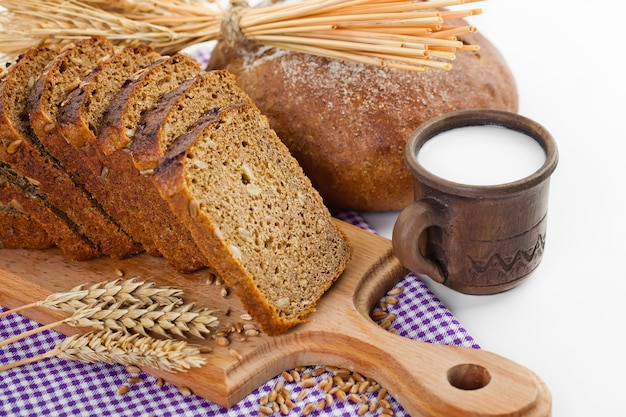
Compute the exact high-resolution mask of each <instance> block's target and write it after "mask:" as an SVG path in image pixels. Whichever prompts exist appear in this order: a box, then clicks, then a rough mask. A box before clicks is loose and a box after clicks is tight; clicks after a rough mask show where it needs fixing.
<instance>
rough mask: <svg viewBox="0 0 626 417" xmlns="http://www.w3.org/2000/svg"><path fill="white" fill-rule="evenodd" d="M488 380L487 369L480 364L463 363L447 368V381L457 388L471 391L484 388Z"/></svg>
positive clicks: (489, 377) (489, 376) (489, 378)
mask: <svg viewBox="0 0 626 417" xmlns="http://www.w3.org/2000/svg"><path fill="white" fill-rule="evenodd" d="M489 381H491V375H489V371H488V370H487V369H486V368H485V367H483V366H480V365H475V364H471V363H464V364H461V365H456V366H453V367H452V368H450V369H449V370H448V382H449V383H450V385H452V386H453V387H455V388H458V389H462V390H467V391H471V390H476V389H480V388H484V387H485V386H487V384H488V383H489Z"/></svg>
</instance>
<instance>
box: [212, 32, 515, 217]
mask: <svg viewBox="0 0 626 417" xmlns="http://www.w3.org/2000/svg"><path fill="white" fill-rule="evenodd" d="M460 39H461V40H463V41H464V42H466V43H471V44H476V45H479V46H480V50H479V51H478V52H457V53H456V60H454V61H452V66H453V68H452V70H450V71H444V70H436V69H431V70H429V71H428V72H426V73H419V72H410V71H402V70H397V69H389V68H381V67H374V66H367V65H362V64H356V63H352V62H345V61H338V60H331V59H327V58H321V57H316V56H311V55H305V54H300V53H295V52H287V51H283V50H278V49H273V48H267V47H263V46H260V47H251V46H248V47H241V46H238V47H229V46H227V45H226V44H225V43H220V44H218V45H217V47H216V49H215V50H214V52H213V54H212V57H211V62H210V63H209V67H210V68H212V69H221V68H224V69H228V70H229V71H230V72H232V73H234V74H235V75H236V76H237V82H238V84H239V85H240V86H241V87H242V89H243V90H244V91H246V92H247V93H248V94H249V95H250V96H251V97H252V99H253V101H254V102H255V103H256V105H257V106H258V107H259V109H260V110H261V111H262V112H263V113H264V114H265V115H266V116H268V118H269V119H270V123H271V126H272V127H273V128H274V130H275V131H276V133H277V134H278V136H279V137H280V138H281V139H282V140H283V142H284V143H285V144H286V145H287V147H288V148H289V149H290V151H291V152H292V154H293V156H294V157H295V158H296V159H297V160H298V161H299V162H300V164H301V165H302V167H303V169H304V171H305V172H306V174H307V175H308V176H309V178H310V179H311V181H312V183H313V185H314V186H315V187H316V188H317V189H318V191H319V192H320V194H321V195H322V197H323V198H324V200H325V203H326V204H327V205H328V206H330V207H335V208H342V209H352V210H370V211H386V210H400V209H402V208H404V207H405V206H406V205H408V204H409V203H410V202H411V201H412V200H413V184H412V178H411V175H410V173H409V171H408V169H407V168H406V166H405V164H404V156H403V152H404V147H405V144H406V142H407V140H408V138H409V136H410V134H411V132H412V131H413V130H415V129H416V128H417V127H418V126H419V125H420V124H422V123H423V122H425V121H427V120H429V119H431V118H433V117H435V116H438V115H440V114H443V113H447V112H451V111H454V110H461V109H467V108H494V109H500V110H508V111H513V112H517V108H518V107H517V106H518V95H517V88H516V85H515V80H514V78H513V75H512V73H511V72H510V70H509V68H508V67H507V65H506V62H505V60H504V58H503V56H502V55H501V54H500V52H499V51H498V50H497V49H496V48H495V46H493V44H491V43H490V42H489V41H488V40H487V39H486V38H485V37H484V36H481V35H480V34H473V35H470V36H469V37H466V38H460Z"/></svg>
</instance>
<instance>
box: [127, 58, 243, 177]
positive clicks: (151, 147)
mask: <svg viewBox="0 0 626 417" xmlns="http://www.w3.org/2000/svg"><path fill="white" fill-rule="evenodd" d="M244 103H247V104H250V105H254V103H252V99H251V98H250V96H248V94H246V93H245V92H244V91H243V90H242V89H241V88H240V87H239V86H238V85H237V82H236V79H235V76H234V75H233V74H231V73H229V72H228V71H224V70H216V71H209V72H202V73H201V74H198V75H197V76H195V77H193V78H190V79H188V80H185V81H184V82H182V83H181V84H180V85H179V86H178V87H177V88H176V89H175V90H173V91H172V92H171V93H169V94H168V95H166V96H165V97H164V98H163V99H162V100H160V101H159V103H157V105H156V106H155V107H154V108H152V109H151V110H149V111H147V112H146V114H145V115H144V117H143V123H142V124H141V126H140V127H139V129H138V130H137V132H136V133H135V136H134V139H133V141H132V143H131V144H130V145H129V149H130V151H131V153H132V156H133V162H134V164H135V166H136V167H137V169H138V170H140V171H150V170H152V169H154V168H156V166H157V165H158V164H159V162H160V161H161V159H163V157H164V156H165V153H166V152H167V149H168V148H169V147H170V145H171V143H172V142H173V141H174V139H176V138H177V137H178V136H180V135H182V134H183V133H185V132H187V131H188V130H189V128H190V127H191V126H192V125H193V124H194V123H195V122H197V121H198V119H200V117H201V116H202V115H203V114H204V113H206V112H208V111H210V110H212V109H214V108H215V107H219V108H221V107H228V106H230V105H234V104H244Z"/></svg>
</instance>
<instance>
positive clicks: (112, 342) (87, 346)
mask: <svg viewBox="0 0 626 417" xmlns="http://www.w3.org/2000/svg"><path fill="white" fill-rule="evenodd" d="M51 357H58V358H62V359H69V360H74V361H81V362H89V363H96V362H104V363H118V364H121V365H135V366H139V367H151V368H156V369H163V370H166V371H170V372H176V371H187V370H189V369H191V368H198V367H200V366H202V365H204V363H205V358H204V357H203V356H202V355H201V351H200V349H199V348H198V347H195V346H192V345H189V344H188V343H187V342H185V341H183V340H173V339H155V338H152V337H149V336H141V335H138V334H132V335H131V334H128V333H124V332H118V331H110V330H105V331H100V332H96V333H94V332H91V333H85V334H78V335H74V336H69V337H67V338H65V339H64V340H63V341H62V342H61V343H59V344H58V345H56V347H55V348H54V349H52V350H50V351H48V352H46V353H43V354H41V355H37V356H34V357H32V358H26V359H23V360H21V361H17V362H13V363H10V364H8V365H4V366H1V367H0V372H2V371H6V370H8V369H12V368H15V367H18V366H21V365H25V364H28V363H32V362H36V361H39V360H42V359H46V358H51Z"/></svg>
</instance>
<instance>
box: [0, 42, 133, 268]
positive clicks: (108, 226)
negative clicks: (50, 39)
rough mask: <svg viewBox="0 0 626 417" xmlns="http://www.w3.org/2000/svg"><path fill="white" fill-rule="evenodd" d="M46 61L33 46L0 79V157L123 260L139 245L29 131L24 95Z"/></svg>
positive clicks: (105, 249) (107, 251)
mask: <svg viewBox="0 0 626 417" xmlns="http://www.w3.org/2000/svg"><path fill="white" fill-rule="evenodd" d="M55 55H56V54H55ZM50 59H51V58H50V51H49V48H47V49H46V48H45V47H44V48H42V47H35V48H33V49H32V50H30V51H28V52H27V53H26V54H25V55H24V56H23V57H22V59H20V60H19V62H18V63H16V64H15V65H13V66H12V67H11V68H10V70H9V71H8V72H7V74H6V76H5V77H4V80H3V88H2V91H0V102H1V103H2V105H1V108H0V140H2V142H3V144H2V146H0V156H1V157H2V159H3V160H4V161H6V162H7V163H9V164H11V166H12V167H13V168H14V169H15V170H16V171H17V172H18V173H19V174H20V175H22V176H24V177H27V178H32V179H34V180H36V181H37V182H38V183H39V189H40V191H41V193H42V194H44V195H46V197H47V198H48V200H49V201H50V203H51V204H52V205H54V206H55V207H57V208H58V209H59V210H62V211H64V212H65V213H66V214H67V216H68V218H70V219H71V220H72V221H73V222H74V223H75V224H76V225H77V227H79V228H80V230H81V232H82V234H84V235H85V236H88V237H89V239H90V240H91V241H92V242H94V243H96V244H97V245H98V248H99V250H100V251H101V252H102V253H103V254H109V255H111V256H113V257H117V258H122V257H126V256H128V255H129V254H133V253H137V252H139V251H140V250H141V247H140V246H138V245H136V244H135V243H134V242H130V241H129V239H128V237H127V236H126V235H123V234H121V233H120V232H119V229H118V228H117V227H116V226H115V224H114V223H113V222H112V221H111V220H110V219H109V218H107V217H106V216H105V215H104V214H103V212H102V211H101V210H100V207H99V205H98V203H97V202H96V201H94V199H93V198H92V197H91V195H90V194H89V193H87V192H85V190H84V189H83V188H82V187H80V186H78V185H77V184H76V183H75V181H74V179H73V178H72V176H71V175H70V173H68V172H67V170H65V169H64V168H63V166H62V165H61V164H59V163H58V161H57V160H56V159H54V158H53V157H52V156H51V155H50V154H49V153H48V151H47V150H46V149H45V147H44V146H43V145H42V144H41V142H40V141H39V138H38V137H37V135H36V134H35V133H34V132H33V130H32V126H31V123H30V120H29V117H28V116H29V113H28V108H27V97H29V96H30V95H31V93H32V92H33V91H34V89H35V87H36V86H37V84H38V81H36V80H38V79H40V77H41V75H42V74H43V73H42V69H45V67H47V64H48V62H52V61H50ZM33 84H34V85H33ZM44 129H45V126H44ZM120 235H121V236H120ZM120 241H121V242H120Z"/></svg>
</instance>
